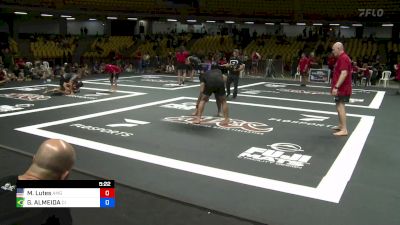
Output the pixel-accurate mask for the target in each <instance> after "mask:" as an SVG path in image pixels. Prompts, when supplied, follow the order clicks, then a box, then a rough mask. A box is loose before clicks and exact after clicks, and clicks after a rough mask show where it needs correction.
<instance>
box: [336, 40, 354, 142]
mask: <svg viewBox="0 0 400 225" xmlns="http://www.w3.org/2000/svg"><path fill="white" fill-rule="evenodd" d="M332 53H333V54H334V55H335V57H337V61H336V65H335V68H334V70H333V77H332V89H331V94H332V95H333V96H335V102H336V110H337V112H338V117H339V125H338V126H337V127H334V128H333V129H334V130H336V132H335V133H333V134H334V135H336V136H347V135H348V131H347V123H346V110H345V103H346V102H349V100H350V95H351V92H352V88H351V70H352V65H351V60H350V58H349V56H348V55H347V54H346V53H345V51H344V47H343V44H342V43H340V42H336V43H335V44H334V45H333V46H332Z"/></svg>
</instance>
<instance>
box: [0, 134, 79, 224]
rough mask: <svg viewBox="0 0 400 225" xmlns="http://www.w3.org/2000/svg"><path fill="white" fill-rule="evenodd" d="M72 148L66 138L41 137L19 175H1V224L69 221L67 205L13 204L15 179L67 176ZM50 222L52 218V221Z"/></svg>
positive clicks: (71, 161)
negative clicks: (44, 206)
mask: <svg viewBox="0 0 400 225" xmlns="http://www.w3.org/2000/svg"><path fill="white" fill-rule="evenodd" d="M75 158H76V156H75V150H74V148H73V147H72V146H71V145H70V144H68V143H67V142H65V141H62V140H57V139H49V140H46V141H44V142H43V143H42V144H41V145H40V147H39V149H38V151H37V152H36V154H35V156H34V157H33V161H32V164H31V166H30V167H29V168H28V170H27V171H26V172H25V173H24V174H22V175H19V176H17V175H14V176H8V177H4V178H1V179H0V186H1V188H0V201H1V203H2V204H1V205H0V221H1V223H2V224H19V225H25V224H45V223H46V224H54V223H51V222H50V221H51V220H58V221H59V223H58V224H72V217H71V212H70V210H69V209H67V208H16V207H15V196H16V183H17V180H66V179H67V178H68V175H69V173H70V171H71V169H72V167H73V165H74V163H75ZM52 222H53V221H52Z"/></svg>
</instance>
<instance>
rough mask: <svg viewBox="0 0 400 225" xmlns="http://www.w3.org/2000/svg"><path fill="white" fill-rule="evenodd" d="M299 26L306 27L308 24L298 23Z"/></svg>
mask: <svg viewBox="0 0 400 225" xmlns="http://www.w3.org/2000/svg"><path fill="white" fill-rule="evenodd" d="M296 25H297V26H305V25H306V23H296Z"/></svg>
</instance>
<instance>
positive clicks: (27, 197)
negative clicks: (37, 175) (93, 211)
mask: <svg viewBox="0 0 400 225" xmlns="http://www.w3.org/2000/svg"><path fill="white" fill-rule="evenodd" d="M16 207H17V208H75V207H77V208H114V207H115V186H114V181H113V180H18V181H17V194H16Z"/></svg>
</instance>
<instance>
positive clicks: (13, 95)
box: [0, 93, 51, 102]
mask: <svg viewBox="0 0 400 225" xmlns="http://www.w3.org/2000/svg"><path fill="white" fill-rule="evenodd" d="M0 97H4V98H12V99H18V100H25V101H31V102H32V101H44V100H49V99H50V98H51V97H50V96H44V95H38V94H26V93H10V94H0Z"/></svg>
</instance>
